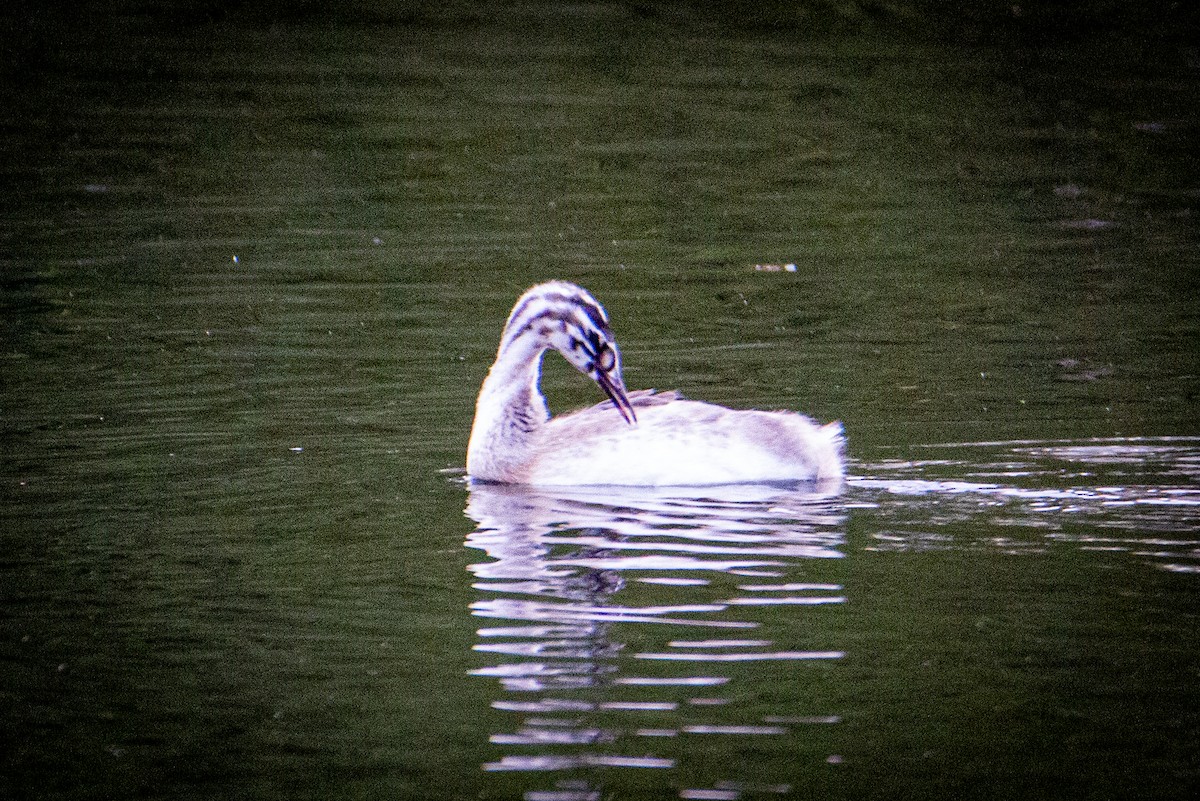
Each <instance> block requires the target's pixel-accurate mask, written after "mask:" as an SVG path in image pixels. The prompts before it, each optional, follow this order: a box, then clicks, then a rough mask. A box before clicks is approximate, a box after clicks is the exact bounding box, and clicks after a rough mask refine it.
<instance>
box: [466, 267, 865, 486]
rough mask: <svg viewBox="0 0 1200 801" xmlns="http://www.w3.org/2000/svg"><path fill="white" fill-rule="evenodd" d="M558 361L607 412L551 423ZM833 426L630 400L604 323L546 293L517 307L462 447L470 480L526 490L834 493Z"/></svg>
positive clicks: (838, 460) (593, 312)
mask: <svg viewBox="0 0 1200 801" xmlns="http://www.w3.org/2000/svg"><path fill="white" fill-rule="evenodd" d="M547 350H556V351H558V352H559V353H561V354H562V355H563V356H564V357H565V358H566V360H567V361H568V362H570V363H571V364H572V365H573V366H574V367H575V369H577V370H578V371H579V372H581V373H583V374H584V375H586V376H588V377H590V378H591V379H592V380H593V381H595V382H596V383H597V384H598V385H599V386H600V388H601V389H602V390H604V393H605V394H606V395H608V400H606V401H604V402H602V403H599V404H597V405H595V406H591V407H588V408H585V409H580V410H579V411H575V412H571V413H569V414H564V415H559V416H558V417H554V418H551V417H550V411H549V409H548V408H547V406H546V399H545V398H544V397H543V396H542V392H541V387H540V379H541V366H542V357H543V356H544V355H545V353H546V351H547ZM843 450H844V442H843V438H842V426H841V424H840V423H829V424H827V425H818V424H817V423H815V422H813V421H812V420H811V419H809V418H808V417H805V416H804V415H802V414H798V413H796V412H791V411H770V412H768V411H757V410H735V409H727V408H725V407H723V406H717V405H715V404H711V403H703V402H701V401H694V400H686V399H684V398H683V397H682V396H680V395H679V393H678V392H673V391H672V392H656V391H655V390H652V389H651V390H642V391H635V392H629V391H626V389H625V384H624V381H623V379H622V377H621V352H620V351H619V350H618V349H617V343H616V341H615V340H614V338H613V335H612V331H611V330H610V329H609V324H608V313H607V312H605V310H604V307H603V306H601V305H600V304H599V303H598V302H597V301H596V299H595V298H593V297H592V296H591V294H590V293H588V291H587V290H585V289H583V288H582V287H579V286H576V285H575V284H571V283H567V282H566V281H549V282H546V283H543V284H538V285H537V286H534V287H533V288H531V289H529V290H527V291H526V292H525V293H524V294H523V295H521V297H520V298H518V300H517V303H516V305H515V306H513V310H512V313H511V314H509V316H508V321H507V322H506V323H505V325H504V332H503V333H502V334H501V336H500V347H499V348H498V349H497V351H496V361H495V363H494V364H492V367H491V370H490V371H489V372H488V375H487V378H486V379H485V380H484V382H483V386H482V387H481V388H480V390H479V399H478V401H477V402H476V404H475V422H474V424H473V425H472V427H471V439H470V443H469V444H468V446H467V473H468V475H469V476H470V477H471V478H472V479H476V480H483V481H489V482H501V483H506V484H528V485H533V486H584V485H622V486H700V485H715V484H739V483H760V482H771V483H775V482H799V481H805V482H809V481H813V482H823V483H827V482H839V481H840V480H841V478H842V475H843V472H844V468H843V463H842V462H843V457H842V454H843Z"/></svg>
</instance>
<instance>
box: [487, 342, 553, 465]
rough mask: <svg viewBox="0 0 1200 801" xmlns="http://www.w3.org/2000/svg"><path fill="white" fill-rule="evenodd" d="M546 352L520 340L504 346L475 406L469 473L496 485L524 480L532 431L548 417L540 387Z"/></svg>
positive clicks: (535, 345) (541, 346) (544, 349)
mask: <svg viewBox="0 0 1200 801" xmlns="http://www.w3.org/2000/svg"><path fill="white" fill-rule="evenodd" d="M545 352H546V348H545V346H544V345H539V343H532V342H529V341H527V338H519V339H517V340H515V341H513V342H509V343H507V344H506V345H504V346H502V347H501V349H500V351H499V352H498V353H497V354H496V361H495V363H494V364H492V367H491V369H490V370H489V371H488V375H487V378H486V379H484V382H483V387H482V388H481V389H480V390H479V399H478V401H476V404H475V422H474V423H473V424H472V426H471V440H470V443H469V444H468V446H467V472H469V473H470V474H471V475H473V476H477V477H479V478H486V479H492V480H495V481H517V480H520V478H521V476H520V475H519V474H520V472H521V470H522V469H523V468H524V467H525V466H527V465H528V462H529V459H530V450H531V440H532V439H533V436H534V433H535V432H536V431H537V429H538V428H540V427H541V426H542V425H544V424H545V423H546V421H547V420H549V419H550V410H549V408H548V407H547V406H546V399H545V398H544V397H543V396H542V391H541V387H540V382H541V372H542V356H543V355H544V354H545Z"/></svg>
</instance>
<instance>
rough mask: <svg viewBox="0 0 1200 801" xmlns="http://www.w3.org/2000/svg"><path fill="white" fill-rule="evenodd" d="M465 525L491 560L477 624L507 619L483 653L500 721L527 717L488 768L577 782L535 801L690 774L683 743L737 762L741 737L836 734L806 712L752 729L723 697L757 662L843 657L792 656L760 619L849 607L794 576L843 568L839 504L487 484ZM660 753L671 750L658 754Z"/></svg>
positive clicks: (792, 490) (773, 492) (801, 497)
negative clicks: (679, 771)
mask: <svg viewBox="0 0 1200 801" xmlns="http://www.w3.org/2000/svg"><path fill="white" fill-rule="evenodd" d="M466 514H467V516H468V517H470V518H471V519H472V520H474V521H475V523H476V524H477V525H476V528H475V530H474V531H473V532H471V534H470V535H469V536H468V537H467V540H466V545H467V546H468V547H470V548H476V549H479V550H481V551H483V552H484V553H485V554H486V556H487V557H488V559H487V560H486V561H481V562H479V563H477V564H473V565H471V567H470V570H471V572H472V573H473V574H474V576H475V583H474V584H473V586H474V587H475V589H476V590H478V591H479V593H480V597H479V598H478V599H477V600H476V601H475V602H474V603H473V604H472V606H471V611H472V614H474V615H476V616H477V617H480V618H485V619H488V620H489V621H495V625H484V626H482V627H481V628H479V629H478V635H479V641H478V642H477V644H476V645H475V646H474V650H475V651H476V652H479V653H481V654H486V655H488V657H489V658H490V660H489V663H488V664H485V665H483V666H481V667H479V668H478V669H476V670H474V671H472V673H473V674H474V675H476V676H481V677H490V678H492V679H495V680H496V681H497V682H498V684H499V688H500V690H501V692H500V693H499V695H497V696H496V697H495V698H494V700H493V701H492V704H491V706H492V708H493V709H495V710H500V711H506V712H511V713H514V719H513V724H514V725H513V726H512V727H511V728H508V729H507V730H505V731H499V732H495V733H493V734H492V735H491V737H490V741H491V743H492V744H493V745H495V746H497V747H498V748H499V749H501V751H502V753H501V755H499V756H498V757H497V758H496V759H494V760H492V761H490V762H487V763H485V764H484V765H483V766H482V767H483V769H484V770H486V771H535V772H538V775H539V776H541V775H542V774H543V773H544V772H547V771H549V772H551V774H552V775H553V776H555V777H561V780H560V781H558V782H557V783H556V785H555V788H556V789H552V790H546V789H542V790H536V791H535V790H531V791H530V792H529V793H527V794H526V797H527V798H541V799H567V798H584V797H591V796H592V795H594V794H595V793H596V792H598V791H597V790H596V786H595V782H594V781H593V779H592V778H591V772H592V771H594V770H595V769H596V768H600V767H603V768H605V769H608V770H609V771H611V769H612V768H628V769H654V768H669V767H677V766H679V762H680V760H683V761H686V758H687V754H686V750H684V751H682V752H681V751H680V746H681V745H684V744H686V741H685V740H680V739H679V738H680V735H693V734H694V735H711V736H725V737H727V738H730V745H731V747H734V748H736V747H737V744H736V743H735V742H734V738H746V737H761V736H787V735H788V734H789V733H790V732H791V730H792V727H793V726H794V725H796V724H794V723H793V724H790V725H789V724H787V723H780V721H784V720H788V721H803V723H801V724H800V725H811V724H812V723H813V722H814V721H823V722H833V721H835V720H836V716H830V715H827V714H826V715H819V716H814V715H794V714H793V715H791V716H790V717H789V716H788V715H787V714H785V713H788V712H794V711H795V710H780V712H781V714H780V715H775V716H774V718H773V719H772V720H765V719H763V718H758V719H751V720H739V719H737V714H738V713H737V710H736V709H730V708H728V701H729V699H728V698H726V697H725V696H724V695H722V693H723V688H724V686H725V684H726V683H727V682H729V681H730V680H731V675H730V674H731V672H736V673H737V675H738V677H739V678H738V681H745V677H746V676H747V675H748V672H749V675H753V669H752V667H750V668H748V667H747V665H751V666H752V665H753V664H754V663H768V662H778V661H780V660H796V661H807V660H828V659H838V658H839V657H840V656H841V652H840V651H837V650H834V649H832V648H821V649H814V650H802V649H798V648H792V647H782V646H780V645H779V644H776V643H775V642H774V641H773V640H771V639H769V638H768V637H767V636H760V635H762V634H763V632H762V631H761V624H760V622H759V621H758V620H755V619H754V614H753V613H755V612H756V611H757V610H761V609H762V608H763V607H765V606H774V605H778V606H784V605H794V606H804V607H819V606H823V605H828V604H839V603H842V602H843V601H844V600H845V598H844V596H843V595H842V588H841V586H840V585H838V584H836V583H828V582H813V581H793V580H790V578H789V573H790V572H791V571H793V570H795V569H796V568H797V567H798V566H803V567H804V569H805V572H806V573H812V572H815V571H819V570H820V567H819V566H820V564H822V563H821V562H819V561H813V560H827V559H836V558H838V557H840V556H842V551H841V548H842V545H843V542H844V511H843V509H842V507H841V505H840V503H839V501H838V499H837V498H836V497H835V496H824V495H815V494H813V493H812V492H811V491H806V490H805V488H803V487H774V486H762V485H759V486H736V487H724V488H708V489H706V490H705V491H704V492H703V495H702V496H699V497H698V496H695V495H692V496H687V495H676V496H670V495H664V494H662V493H661V492H656V491H654V490H640V489H625V488H622V489H620V490H613V489H612V488H604V489H599V488H581V489H570V490H555V491H545V490H535V489H531V488H527V487H516V486H511V485H497V484H473V485H472V486H471V488H470V497H469V500H468V503H467V508H466ZM787 614H792V613H791V612H788V613H787ZM756 629H757V631H751V630H756ZM696 631H699V632H700V636H692V635H693V633H694V632H696ZM726 631H728V636H725V632H726ZM658 632H670V635H669V636H661V635H660V634H658ZM630 641H636V642H637V643H638V644H639V646H640V648H639V649H632V648H627V647H626V646H627V643H628V642H630ZM731 663H736V664H731ZM738 665H740V667H738ZM744 690H745V688H743V691H744ZM697 715H701V716H703V715H711V716H712V720H711V721H703V720H701V721H698V720H697V719H696V717H697ZM655 742H659V743H673V745H672V747H671V748H670V749H669V750H668V751H666V753H663V754H655V753H648V750H649V751H651V752H652V751H653V750H654V743H655ZM709 753H711V751H709ZM740 767H741V768H742V769H745V770H749V771H751V772H752V771H753V768H752V767H751V766H745V765H742V766H740ZM605 775H609V776H611V772H609V773H606V774H605ZM681 791H682V790H681ZM728 797H737V796H736V794H735V795H733V796H728Z"/></svg>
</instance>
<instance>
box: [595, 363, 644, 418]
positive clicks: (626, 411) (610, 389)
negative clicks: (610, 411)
mask: <svg viewBox="0 0 1200 801" xmlns="http://www.w3.org/2000/svg"><path fill="white" fill-rule="evenodd" d="M596 383H597V384H599V385H600V388H601V389H602V390H604V394H606V395H608V397H609V399H610V400H612V403H613V406H616V407H617V411H618V412H620V413H621V416H622V417H624V418H625V422H626V423H629V425H633V424H635V423H636V422H637V415H636V414H634V412H633V404H632V403H630V402H629V396H627V395H626V394H625V386H624V384H622V383H621V379H620V378H618V377H616V376H611V375H609V374H608V373H605V372H601V371H599V370H597V371H596Z"/></svg>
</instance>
